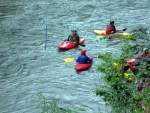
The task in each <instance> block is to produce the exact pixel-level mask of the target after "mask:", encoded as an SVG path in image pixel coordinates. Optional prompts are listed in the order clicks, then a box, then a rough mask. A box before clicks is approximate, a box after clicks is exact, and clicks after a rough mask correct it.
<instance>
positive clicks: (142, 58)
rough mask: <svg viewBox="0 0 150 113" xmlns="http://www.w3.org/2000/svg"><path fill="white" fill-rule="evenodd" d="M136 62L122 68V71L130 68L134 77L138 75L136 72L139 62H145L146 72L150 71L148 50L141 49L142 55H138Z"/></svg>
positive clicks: (149, 53)
mask: <svg viewBox="0 0 150 113" xmlns="http://www.w3.org/2000/svg"><path fill="white" fill-rule="evenodd" d="M136 59H137V60H135V61H134V62H133V63H132V64H131V66H130V65H127V66H125V67H124V71H127V70H128V69H129V67H132V68H130V69H132V71H133V73H134V74H135V75H137V74H138V71H139V67H140V64H141V62H145V63H146V64H148V65H147V67H146V70H148V71H150V70H149V69H150V52H149V49H148V48H144V49H143V53H142V54H141V55H139V56H138V57H136ZM143 76H150V74H149V75H143Z"/></svg>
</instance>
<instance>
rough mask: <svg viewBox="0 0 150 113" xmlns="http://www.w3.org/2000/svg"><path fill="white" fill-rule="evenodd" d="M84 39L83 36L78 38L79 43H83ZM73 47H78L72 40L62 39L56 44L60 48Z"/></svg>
mask: <svg viewBox="0 0 150 113" xmlns="http://www.w3.org/2000/svg"><path fill="white" fill-rule="evenodd" d="M84 41H85V39H84V38H80V42H79V43H80V44H83V43H84ZM75 47H78V45H77V44H76V43H74V42H69V41H63V42H62V43H61V44H60V45H59V46H58V49H61V50H68V49H72V48H75Z"/></svg>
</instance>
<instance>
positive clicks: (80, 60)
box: [76, 49, 92, 64]
mask: <svg viewBox="0 0 150 113" xmlns="http://www.w3.org/2000/svg"><path fill="white" fill-rule="evenodd" d="M76 62H78V63H80V64H88V63H90V62H92V59H91V58H89V57H88V56H86V50H85V49H82V50H81V55H80V56H78V58H77V59H76Z"/></svg>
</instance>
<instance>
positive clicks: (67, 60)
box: [64, 58, 75, 62]
mask: <svg viewBox="0 0 150 113" xmlns="http://www.w3.org/2000/svg"><path fill="white" fill-rule="evenodd" d="M74 60H75V58H65V59H64V61H65V62H73V61H74Z"/></svg>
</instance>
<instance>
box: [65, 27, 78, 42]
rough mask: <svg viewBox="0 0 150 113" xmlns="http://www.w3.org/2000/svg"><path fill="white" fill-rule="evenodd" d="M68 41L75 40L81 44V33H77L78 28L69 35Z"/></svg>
mask: <svg viewBox="0 0 150 113" xmlns="http://www.w3.org/2000/svg"><path fill="white" fill-rule="evenodd" d="M67 41H70V42H75V43H77V44H79V35H78V34H77V31H76V30H72V34H71V35H69V37H68V40H67Z"/></svg>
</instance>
